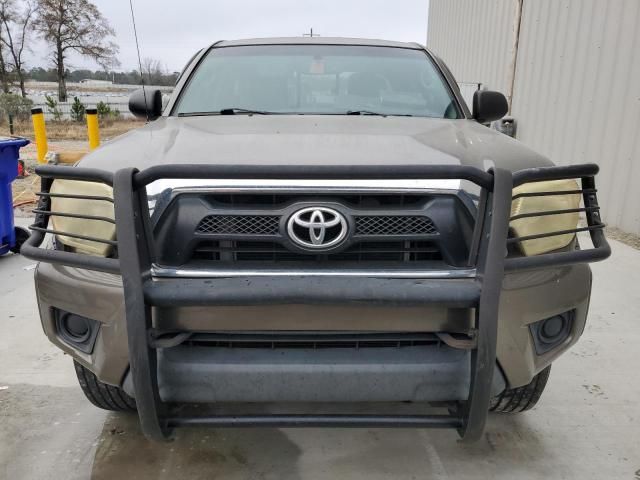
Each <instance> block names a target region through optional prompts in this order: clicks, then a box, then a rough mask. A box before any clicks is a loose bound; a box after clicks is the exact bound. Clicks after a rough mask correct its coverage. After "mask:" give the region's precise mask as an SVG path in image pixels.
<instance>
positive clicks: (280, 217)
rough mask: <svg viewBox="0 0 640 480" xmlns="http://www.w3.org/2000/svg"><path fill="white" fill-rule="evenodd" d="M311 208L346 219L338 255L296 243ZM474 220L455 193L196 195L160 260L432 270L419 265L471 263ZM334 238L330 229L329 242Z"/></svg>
mask: <svg viewBox="0 0 640 480" xmlns="http://www.w3.org/2000/svg"><path fill="white" fill-rule="evenodd" d="M307 207H327V208H334V209H335V210H337V211H338V212H340V213H341V214H343V215H344V217H345V218H346V220H347V222H348V224H349V231H348V232H347V235H346V238H345V240H344V241H343V242H342V243H341V244H338V245H336V247H335V250H324V251H322V250H321V249H318V251H315V250H313V249H310V250H307V251H305V249H301V248H297V247H296V245H295V242H294V241H292V239H291V238H290V236H289V232H288V231H287V228H286V223H287V221H288V219H289V218H290V217H291V216H292V215H294V213H295V212H297V211H300V210H302V209H303V208H307ZM473 222H474V219H473V215H472V214H471V213H470V212H469V210H468V205H466V204H465V203H464V202H463V201H462V200H461V199H460V198H459V197H458V196H457V195H449V194H432V193H409V194H399V193H388V194H384V193H380V194H378V193H375V192H374V193H364V194H351V193H335V194H323V193H322V192H320V193H304V192H301V193H278V194H274V195H271V194H264V193H258V194H253V193H233V194H228V195H227V194H208V193H207V194H200V193H193V194H182V195H178V196H177V197H176V198H175V200H174V201H173V202H172V203H171V205H170V206H169V207H167V209H166V210H165V212H164V213H163V214H162V216H161V217H160V218H159V219H158V222H157V224H156V225H155V227H154V234H155V240H156V242H157V247H158V258H157V263H158V264H159V265H164V266H178V265H188V264H189V263H190V262H197V263H199V265H198V268H217V267H220V268H232V267H233V265H232V264H233V263H235V262H245V267H246V268H261V266H264V267H265V268H267V267H268V268H274V267H276V268H277V267H278V265H275V263H281V262H288V263H289V265H288V267H290V268H295V267H296V265H294V264H296V263H302V264H304V267H305V268H314V266H313V265H314V264H316V265H318V267H320V268H342V267H343V266H344V267H350V268H362V267H365V268H366V267H369V266H371V267H395V266H400V265H404V266H405V267H407V268H430V266H429V265H418V264H417V263H416V262H430V263H433V264H434V265H432V266H434V267H436V266H437V267H438V268H441V267H442V266H443V265H448V266H452V267H461V266H466V265H467V263H468V258H469V250H468V249H469V244H470V241H469V239H470V238H471V232H472V231H473ZM283 227H284V228H283ZM329 228H331V227H329ZM316 233H318V232H316ZM332 233H335V232H333V231H328V230H325V234H326V238H328V239H329V240H330V239H332V238H333V237H332ZM296 234H299V235H302V238H303V239H304V238H306V237H304V235H306V234H308V231H307V230H305V229H302V227H301V231H300V232H296ZM205 262H216V263H217V264H216V265H213V264H211V265H204V263H205ZM251 263H253V265H252V264H251ZM269 263H270V264H269ZM376 263H377V264H376ZM381 263H385V265H380V264H381ZM411 263H413V265H408V264H411ZM436 263H437V264H438V265H435V264H436ZM347 264H349V265H347ZM354 264H358V265H354ZM369 264H371V265H369ZM389 264H393V265H389Z"/></svg>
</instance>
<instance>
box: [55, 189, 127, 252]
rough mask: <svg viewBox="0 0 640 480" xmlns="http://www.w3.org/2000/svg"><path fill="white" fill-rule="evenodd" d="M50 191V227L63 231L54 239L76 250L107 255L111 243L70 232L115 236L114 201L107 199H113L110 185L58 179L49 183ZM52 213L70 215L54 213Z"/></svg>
mask: <svg viewBox="0 0 640 480" xmlns="http://www.w3.org/2000/svg"><path fill="white" fill-rule="evenodd" d="M50 193H52V196H51V212H52V213H54V215H51V217H50V218H51V219H50V222H51V224H52V226H53V230H56V231H58V232H63V233H60V234H57V235H56V240H57V241H58V242H60V243H62V244H64V245H66V246H67V247H71V248H73V249H75V251H76V252H78V253H85V254H89V255H96V256H101V257H106V256H108V255H109V254H110V253H111V251H112V250H113V246H112V245H109V244H108V243H100V242H95V241H91V240H86V239H84V238H78V237H76V236H70V235H77V236H81V237H92V238H98V239H102V240H108V241H113V240H115V237H116V226H115V223H114V219H115V215H114V210H113V201H110V200H109V199H111V200H112V199H113V189H112V188H111V187H110V186H108V185H105V184H104V183H96V182H82V181H78V180H60V179H58V180H55V181H54V182H53V184H52V185H51V190H50ZM77 197H83V198H77ZM55 213H63V214H67V215H73V216H69V217H64V216H57V215H55ZM76 215H77V217H76ZM64 233H68V234H70V235H64Z"/></svg>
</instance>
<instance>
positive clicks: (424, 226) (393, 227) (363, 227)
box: [355, 215, 438, 235]
mask: <svg viewBox="0 0 640 480" xmlns="http://www.w3.org/2000/svg"><path fill="white" fill-rule="evenodd" d="M355 220H356V235H434V234H436V233H438V230H437V229H436V226H435V225H434V224H433V222H432V221H431V219H430V218H429V217H425V216H417V215H412V216H398V215H367V216H361V217H356V218H355Z"/></svg>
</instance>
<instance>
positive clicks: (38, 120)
mask: <svg viewBox="0 0 640 480" xmlns="http://www.w3.org/2000/svg"><path fill="white" fill-rule="evenodd" d="M31 120H32V121H33V133H34V136H35V137H36V149H37V151H38V163H46V160H45V157H46V156H47V151H48V150H49V147H48V146H47V127H46V125H45V123H44V113H43V112H42V109H41V108H32V109H31Z"/></svg>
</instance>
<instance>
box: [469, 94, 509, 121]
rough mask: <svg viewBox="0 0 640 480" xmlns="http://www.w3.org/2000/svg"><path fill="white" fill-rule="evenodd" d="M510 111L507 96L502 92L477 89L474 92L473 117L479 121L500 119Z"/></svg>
mask: <svg viewBox="0 0 640 480" xmlns="http://www.w3.org/2000/svg"><path fill="white" fill-rule="evenodd" d="M508 111H509V104H508V103H507V99H506V97H505V96H504V95H503V94H501V93H500V92H492V91H491V90H477V91H476V92H475V93H474V94H473V118H475V119H476V120H477V121H478V123H490V122H493V121H495V120H500V119H501V118H502V117H504V116H505V115H506V114H507V112H508Z"/></svg>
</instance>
